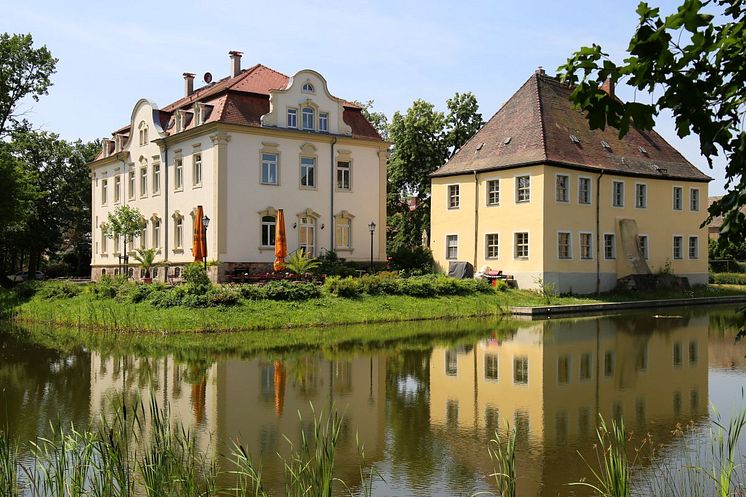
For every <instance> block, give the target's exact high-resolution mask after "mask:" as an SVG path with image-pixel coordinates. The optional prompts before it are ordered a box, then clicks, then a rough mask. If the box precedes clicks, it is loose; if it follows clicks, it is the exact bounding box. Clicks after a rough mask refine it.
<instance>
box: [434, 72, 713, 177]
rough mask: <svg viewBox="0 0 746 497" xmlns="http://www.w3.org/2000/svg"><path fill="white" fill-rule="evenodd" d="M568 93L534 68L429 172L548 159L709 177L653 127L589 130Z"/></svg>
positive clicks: (636, 172) (639, 172) (490, 167)
mask: <svg viewBox="0 0 746 497" xmlns="http://www.w3.org/2000/svg"><path fill="white" fill-rule="evenodd" d="M570 93H571V88H570V87H569V86H567V85H565V84H562V83H560V82H559V81H557V79H555V78H553V77H550V76H546V75H543V74H538V73H537V74H534V75H533V76H531V77H530V78H529V79H528V81H526V82H525V83H524V84H523V86H521V88H520V89H519V90H518V91H517V92H516V93H515V94H514V95H513V96H512V97H511V98H510V99H509V100H508V101H507V102H506V103H505V104H504V105H503V106H502V108H500V110H498V111H497V113H496V114H495V115H494V116H493V117H492V118H491V119H490V120H489V122H487V124H485V125H484V126H483V127H482V129H480V130H479V131H478V132H477V133H476V134H475V135H474V136H473V137H472V138H471V140H469V141H468V142H467V143H466V144H464V146H463V147H462V148H461V149H460V150H459V151H458V152H456V154H455V155H454V156H453V157H452V158H451V160H449V161H448V162H447V163H446V164H445V165H443V166H442V167H441V168H440V169H438V170H437V171H435V172H434V173H433V176H451V175H455V174H464V173H469V172H472V171H485V170H493V169H504V168H512V167H516V166H520V165H528V164H538V163H550V164H557V165H564V166H568V167H582V168H586V169H595V170H599V171H600V170H604V171H606V172H607V173H615V174H621V175H632V176H653V177H662V178H678V179H689V180H694V181H709V180H710V179H711V178H709V177H708V176H707V175H705V174H704V173H702V172H701V171H700V170H699V169H697V168H696V167H695V166H693V165H692V164H691V163H690V162H689V161H688V160H686V159H685V158H684V157H683V156H682V155H681V154H680V153H679V152H678V151H677V150H676V149H675V148H673V147H672V146H671V145H670V144H669V143H668V142H666V141H665V140H664V139H663V138H662V137H661V136H660V135H659V134H658V133H656V132H655V131H649V132H642V131H639V130H637V129H635V128H630V131H629V133H627V135H625V137H624V138H622V139H619V132H618V131H617V130H615V129H613V128H611V127H607V128H606V129H605V130H603V131H602V130H598V129H596V130H591V129H590V127H589V126H588V121H587V120H586V118H585V116H584V114H583V112H582V111H579V110H576V109H575V108H574V107H573V105H572V102H571V101H570ZM571 136H572V137H574V138H575V139H577V143H576V142H574V141H573V139H572V138H571ZM602 142H604V143H606V144H607V145H608V147H606V146H604V145H603V144H602ZM660 169H665V170H667V173H666V174H665V175H664V174H661V172H660Z"/></svg>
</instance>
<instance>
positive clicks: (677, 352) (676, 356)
mask: <svg viewBox="0 0 746 497" xmlns="http://www.w3.org/2000/svg"><path fill="white" fill-rule="evenodd" d="M681 348H682V347H681V342H676V343H674V344H673V365H674V367H679V366H681V361H682V357H681V356H682V350H681Z"/></svg>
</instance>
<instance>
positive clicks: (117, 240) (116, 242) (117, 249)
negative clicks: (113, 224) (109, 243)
mask: <svg viewBox="0 0 746 497" xmlns="http://www.w3.org/2000/svg"><path fill="white" fill-rule="evenodd" d="M119 241H120V239H119V235H114V243H113V245H114V247H113V248H114V253H115V254H118V253H119V245H120V243H119Z"/></svg>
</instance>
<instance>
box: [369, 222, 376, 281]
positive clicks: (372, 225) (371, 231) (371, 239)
mask: <svg viewBox="0 0 746 497" xmlns="http://www.w3.org/2000/svg"><path fill="white" fill-rule="evenodd" d="M368 229H369V230H370V269H369V270H370V272H371V273H372V272H373V233H375V232H376V223H374V222H373V221H371V222H370V224H369V225H368Z"/></svg>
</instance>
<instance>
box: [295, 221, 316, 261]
mask: <svg viewBox="0 0 746 497" xmlns="http://www.w3.org/2000/svg"><path fill="white" fill-rule="evenodd" d="M299 228H300V231H298V248H300V249H303V253H304V254H305V255H307V256H308V257H313V256H314V255H315V246H316V219H315V218H313V217H311V216H302V217H301V218H300V225H299Z"/></svg>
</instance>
